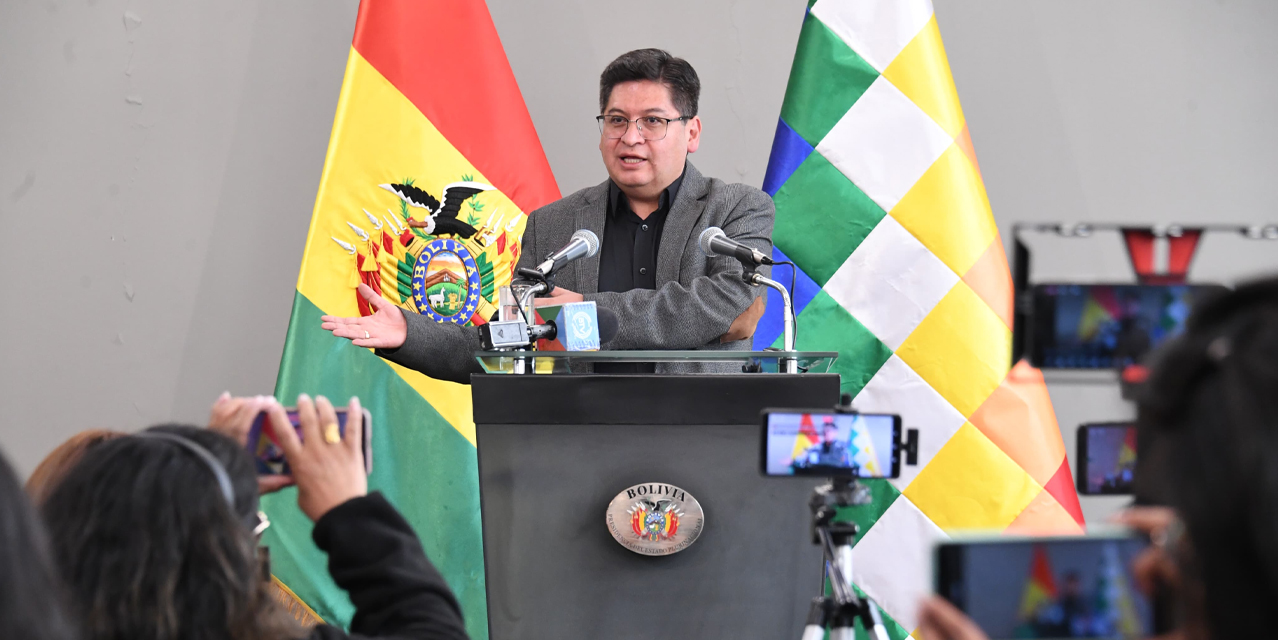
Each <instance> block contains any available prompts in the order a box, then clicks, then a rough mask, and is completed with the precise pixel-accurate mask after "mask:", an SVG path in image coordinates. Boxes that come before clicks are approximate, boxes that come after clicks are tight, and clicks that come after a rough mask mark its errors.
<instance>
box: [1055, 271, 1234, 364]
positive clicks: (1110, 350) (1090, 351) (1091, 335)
mask: <svg viewBox="0 0 1278 640" xmlns="http://www.w3.org/2000/svg"><path fill="white" fill-rule="evenodd" d="M1220 289H1222V287H1220V286H1218V285H1113V284H1092V285H1087V284H1040V285H1036V286H1035V287H1034V296H1033V297H1034V321H1033V336H1032V337H1033V339H1032V345H1031V348H1030V360H1031V361H1032V363H1033V364H1034V366H1037V367H1043V368H1052V369H1111V368H1121V367H1125V366H1128V365H1132V364H1137V363H1138V362H1139V360H1140V358H1141V357H1143V356H1144V355H1145V354H1146V353H1148V352H1149V350H1150V349H1153V348H1154V347H1157V346H1158V345H1159V344H1161V343H1162V342H1164V341H1166V340H1167V339H1168V338H1171V337H1173V336H1175V335H1176V334H1178V333H1180V332H1181V331H1182V330H1184V326H1185V320H1186V319H1187V318H1188V317H1189V311H1190V308H1191V306H1192V305H1193V303H1194V300H1195V299H1196V298H1198V297H1199V296H1201V295H1203V294H1204V293H1206V292H1209V291H1214V290H1220Z"/></svg>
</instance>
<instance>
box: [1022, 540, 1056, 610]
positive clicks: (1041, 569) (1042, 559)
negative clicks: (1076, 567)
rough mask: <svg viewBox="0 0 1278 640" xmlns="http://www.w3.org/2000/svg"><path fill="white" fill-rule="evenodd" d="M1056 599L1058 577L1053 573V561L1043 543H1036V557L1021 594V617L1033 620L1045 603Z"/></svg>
mask: <svg viewBox="0 0 1278 640" xmlns="http://www.w3.org/2000/svg"><path fill="white" fill-rule="evenodd" d="M1055 601H1056V578H1055V577H1054V576H1053V575H1052V563H1051V561H1050V560H1048V558H1047V549H1046V548H1045V547H1044V546H1043V545H1034V559H1033V560H1032V561H1031V562H1030V572H1029V580H1028V581H1026V583H1025V592H1024V593H1023V594H1021V610H1020V618H1021V620H1023V621H1029V620H1033V619H1034V616H1035V615H1037V614H1038V611H1039V609H1041V608H1042V607H1043V605H1045V604H1051V603H1053V602H1055Z"/></svg>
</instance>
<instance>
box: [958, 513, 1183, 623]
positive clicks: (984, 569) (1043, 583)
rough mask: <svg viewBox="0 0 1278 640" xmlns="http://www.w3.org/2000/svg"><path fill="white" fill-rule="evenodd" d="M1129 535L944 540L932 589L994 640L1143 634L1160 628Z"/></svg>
mask: <svg viewBox="0 0 1278 640" xmlns="http://www.w3.org/2000/svg"><path fill="white" fill-rule="evenodd" d="M1147 545H1148V542H1147V541H1146V540H1145V539H1144V538H1141V537H1137V536H1134V535H1131V534H1126V533H1124V534H1114V535H1089V536H1086V537H1073V538H1037V539H1032V540H1031V539H1020V540H1015V539H1006V538H1003V539H996V538H991V539H984V540H970V541H950V542H945V543H942V544H940V545H938V546H937V549H936V592H937V594H939V595H940V596H942V597H944V598H945V599H947V600H949V601H950V602H951V603H953V604H954V606H956V607H958V608H959V609H961V610H962V611H963V612H964V613H966V614H967V615H968V617H970V618H971V619H972V621H973V622H975V623H976V624H977V626H979V627H980V628H981V629H982V630H984V631H985V633H986V634H987V635H989V637H990V638H991V639H993V640H1007V639H1011V638H1143V637H1146V636H1148V635H1152V634H1153V633H1156V632H1158V631H1160V630H1158V629H1155V628H1154V627H1155V625H1154V621H1155V620H1156V619H1161V618H1156V617H1155V612H1154V607H1153V605H1152V603H1151V601H1150V600H1149V599H1148V598H1146V597H1145V595H1144V594H1143V593H1142V592H1141V591H1140V589H1138V588H1137V586H1136V580H1135V577H1134V575H1133V573H1132V563H1133V561H1134V560H1135V559H1136V557H1137V556H1138V555H1139V554H1140V553H1141V551H1143V550H1144V549H1145V547H1146V546H1147Z"/></svg>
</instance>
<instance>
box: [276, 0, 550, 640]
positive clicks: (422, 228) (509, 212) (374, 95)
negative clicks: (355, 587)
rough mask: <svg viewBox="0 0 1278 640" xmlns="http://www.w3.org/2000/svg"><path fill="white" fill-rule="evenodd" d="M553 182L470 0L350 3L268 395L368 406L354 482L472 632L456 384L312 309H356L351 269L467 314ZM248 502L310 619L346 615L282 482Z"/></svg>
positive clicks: (464, 430) (471, 315) (470, 482)
mask: <svg viewBox="0 0 1278 640" xmlns="http://www.w3.org/2000/svg"><path fill="white" fill-rule="evenodd" d="M558 197H559V191H558V189H557V187H556V185H555V181H554V177H553V176H552V175H551V172H550V167H549V165H548V164H547V162H546V157H545V155H544V153H543V152H542V149H541V144H540V142H539V141H538V139H537V134H536V131H535V130H534V129H533V125H532V121H531V119H530V118H529V116H528V112H527V110H526V108H525V107H524V102H523V98H522V96H521V95H520V92H519V87H518V86H517V85H516V84H515V79H514V77H513V75H512V74H511V71H510V66H509V64H508V63H507V61H506V55H505V53H504V51H503V50H502V46H501V42H500V40H499V39H498V37H497V32H496V30H495V28H494V27H493V23H492V19H491V18H490V17H489V14H488V10H487V8H486V7H485V5H484V4H483V3H482V2H478V1H473V0H471V1H461V0H457V1H449V2H444V1H442V0H441V1H430V2H426V1H412V0H363V2H361V3H360V7H359V17H358V19H357V22H356V25H355V37H354V42H353V43H352V47H351V53H350V59H349V61H348V62H347V66H346V77H345V80H344V81H343V84H342V92H341V96H340V97H339V99H338V105H337V116H336V118H335V119H334V122H333V134H332V138H331V140H330V141H329V147H328V154H327V157H326V159H325V163H324V173H323V176H322V177H321V179H320V185H319V193H318V195H317V196H316V199H315V210H314V212H313V214H312V218H311V227H310V232H309V233H308V234H307V239H306V250H305V253H304V254H303V256H302V266H301V273H300V274H299V275H298V279H297V293H296V296H295V298H294V302H293V315H292V319H291V321H290V323H289V330H288V338H287V340H286V342H285V347H284V354H283V358H282V361H281V363H280V372H279V379H278V382H277V385H276V396H277V397H279V398H280V399H281V400H282V401H284V402H285V403H288V404H291V403H292V399H294V398H296V396H297V394H298V393H299V392H307V393H311V394H324V395H326V396H328V397H329V398H331V399H332V400H334V402H335V403H338V402H341V403H344V402H345V400H346V399H347V398H349V397H350V396H352V395H357V396H359V397H360V399H361V400H362V401H363V404H364V406H365V407H367V408H368V409H369V410H370V411H371V412H372V415H373V430H374V433H373V438H372V450H373V474H372V476H371V477H370V482H369V485H370V489H377V490H380V491H382V492H383V493H385V494H386V496H387V497H388V498H389V499H390V500H391V501H392V502H393V503H395V505H396V506H398V507H399V509H400V510H401V511H402V512H403V513H404V515H405V516H406V517H407V518H408V520H409V521H410V522H411V523H412V524H413V526H414V527H415V528H416V529H417V532H418V534H419V535H420V536H421V539H422V542H423V544H424V545H425V547H426V552H427V553H428V554H429V555H430V557H431V559H432V560H433V561H434V563H435V564H436V566H437V567H438V568H439V570H440V571H441V572H442V573H443V575H444V577H445V578H446V579H447V580H448V582H449V584H450V585H451V586H452V588H453V590H454V591H455V592H456V594H457V597H458V599H459V600H460V601H461V604H462V608H463V610H464V613H465V616H466V623H467V629H468V631H469V632H470V635H471V637H473V638H484V637H487V635H488V634H487V611H486V607H485V588H484V566H483V548H482V538H481V535H480V516H479V487H478V480H477V472H476V466H475V464H476V463H475V430H474V423H473V422H472V418H471V396H470V389H469V388H468V387H464V386H460V385H456V384H452V383H447V382H441V381H438V380H433V379H430V378H427V377H426V376H424V375H421V374H419V373H416V372H413V371H409V370H406V369H403V368H401V367H398V366H396V365H392V364H390V363H388V362H385V361H383V360H381V359H380V358H378V357H376V356H375V355H373V353H372V352H371V351H370V350H368V349H362V348H359V347H355V346H354V345H352V344H351V343H350V342H349V341H347V340H343V339H339V338H334V337H333V336H332V335H331V334H329V333H328V332H327V331H324V330H323V329H321V328H320V316H321V315H323V314H332V315H337V316H354V315H357V314H365V315H367V314H368V313H369V312H370V310H369V309H368V308H367V307H366V306H362V305H361V303H360V301H359V297H358V295H357V294H356V292H355V287H356V286H357V285H358V284H360V283H365V284H368V285H369V286H371V287H373V288H374V289H375V290H377V291H379V292H381V293H382V295H383V296H384V297H386V298H387V299H389V300H391V301H392V302H394V303H396V304H398V305H400V306H401V307H403V308H405V309H407V310H409V311H411V312H415V313H422V314H425V315H428V316H430V317H432V318H433V319H435V320H437V321H440V322H455V323H458V324H463V325H468V324H474V323H476V322H482V320H483V319H484V318H486V317H488V316H487V315H486V314H487V313H490V312H491V309H492V306H493V305H494V304H495V303H496V295H497V294H496V291H497V288H498V287H500V286H501V285H503V284H506V283H508V282H509V281H510V276H511V270H512V269H513V268H514V265H515V264H516V263H517V261H518V258H519V240H520V236H521V234H522V233H523V229H524V224H525V221H526V219H527V215H526V214H527V213H529V212H531V211H532V210H533V209H535V208H537V207H540V206H542V205H544V204H546V203H548V202H551V201H553V200H555V199H557V198H558ZM263 502H264V505H265V508H266V509H267V511H268V512H269V513H270V517H271V520H272V522H274V526H273V527H271V529H269V530H268V532H267V540H266V543H267V544H269V545H270V547H271V559H272V562H273V569H274V572H275V574H276V575H277V576H278V577H279V578H280V579H281V580H282V581H283V582H284V583H285V584H287V585H288V587H290V588H291V589H292V590H293V591H294V592H296V593H297V595H298V596H299V597H300V598H301V599H302V600H304V601H305V602H306V603H307V604H308V605H310V606H311V608H313V609H314V610H315V611H316V612H317V613H318V614H319V615H321V616H323V617H324V619H326V620H328V621H330V622H334V623H337V624H344V623H346V622H348V621H349V619H350V616H351V615H352V613H353V607H352V605H351V603H350V601H349V600H348V599H347V597H346V595H345V593H344V592H343V591H341V590H340V589H338V588H337V587H336V586H335V585H334V584H333V583H332V581H331V580H330V579H329V577H328V573H327V570H326V559H325V557H324V556H323V554H321V553H320V552H319V551H318V550H317V549H316V548H315V546H314V544H313V543H312V542H311V539H310V531H311V523H310V522H309V521H308V520H307V519H306V517H305V516H303V515H302V513H301V512H300V511H299V510H298V509H297V506H296V494H295V493H294V492H293V491H291V490H290V491H286V492H282V493H281V494H277V495H273V496H269V497H268V498H267V499H266V500H264V501H263Z"/></svg>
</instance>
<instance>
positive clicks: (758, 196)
mask: <svg viewBox="0 0 1278 640" xmlns="http://www.w3.org/2000/svg"><path fill="white" fill-rule="evenodd" d="M607 212H608V181H604V182H603V183H601V184H599V185H596V186H594V187H590V188H587V189H582V190H581V191H578V192H576V193H574V194H572V195H569V196H568V197H566V198H562V199H560V200H558V201H555V202H552V203H550V204H548V205H546V206H544V207H542V208H540V209H537V210H536V211H533V212H532V214H530V215H529V217H528V226H527V228H526V229H525V230H524V237H523V245H522V253H521V255H520V257H519V267H528V268H532V267H535V266H536V265H537V263H539V262H541V261H542V260H543V259H545V256H546V255H549V254H550V253H551V252H553V251H555V250H556V249H558V248H560V247H562V246H564V245H565V244H567V243H568V240H569V238H571V237H572V234H573V232H574V231H576V230H578V229H589V230H591V231H593V232H595V235H597V236H600V237H602V236H603V232H604V222H605V216H607ZM775 213H776V209H775V208H774V207H773V204H772V198H770V197H768V195H767V194H766V193H764V192H762V191H760V190H758V189H755V188H754V187H749V186H746V185H743V184H727V183H725V182H724V181H722V180H718V179H716V178H706V177H705V176H703V175H701V172H699V171H697V168H696V167H694V166H692V163H691V162H689V163H688V164H687V168H686V170H685V173H684V177H683V184H682V185H681V186H680V187H679V194H678V196H677V197H676V198H675V201H674V204H673V205H671V207H670V214H669V215H668V216H667V217H666V223H665V226H664V228H663V229H662V232H661V247H660V250H659V252H658V255H657V288H656V289H635V290H632V291H626V292H624V293H613V292H608V293H599V255H598V254H596V255H595V256H594V257H592V258H588V259H585V260H578V261H577V262H575V263H573V264H570V265H568V266H566V267H564V269H563V270H561V271H559V272H558V273H556V274H555V284H556V285H557V286H559V287H563V288H565V289H568V290H570V291H575V292H577V293H580V294H582V296H584V297H585V299H586V300H593V301H594V302H595V304H596V305H598V306H599V307H600V308H604V309H610V310H612V311H613V312H614V313H616V314H617V318H618V320H619V327H618V331H617V335H616V337H615V338H613V339H612V340H611V341H609V342H607V343H605V344H603V345H602V347H603V348H604V349H737V350H748V349H749V348H750V340H749V339H746V340H739V341H737V342H729V343H720V342H719V337H720V336H722V335H723V334H724V333H726V332H727V330H728V327H729V326H730V325H731V324H732V321H733V320H735V319H736V318H737V316H739V315H741V314H742V313H743V312H744V311H745V310H746V308H748V307H749V306H750V303H751V302H753V301H754V298H755V297H758V296H761V295H763V292H762V291H761V290H760V288H759V287H752V286H750V285H747V284H746V283H745V282H744V281H742V279H741V272H742V269H741V263H740V262H738V261H737V260H736V259H734V258H728V257H723V256H717V257H714V258H708V257H706V256H705V255H704V254H702V253H701V248H700V247H699V246H698V244H697V241H698V239H699V237H700V235H701V232H702V231H704V230H705V229H706V228H708V227H720V228H722V229H723V231H724V233H726V234H727V235H728V237H730V238H733V239H735V240H737V241H739V242H742V243H744V244H747V245H750V246H752V247H754V248H756V249H759V250H760V251H762V252H764V253H765V254H767V255H771V254H772V221H773V217H774V215H775ZM765 269H766V268H765ZM763 273H764V274H765V275H766V274H767V271H763ZM404 319H405V321H406V322H407V323H408V338H407V339H406V340H405V341H404V344H403V346H401V347H400V348H398V349H389V350H388V349H379V350H378V351H377V355H379V356H381V357H383V358H385V359H387V360H390V361H391V362H395V363H398V364H400V365H403V366H405V367H408V368H409V369H414V370H417V371H421V372H422V373H425V374H426V375H428V376H430V377H432V378H438V379H441V380H451V381H454V382H461V383H469V382H470V374H472V373H482V371H483V370H482V369H481V368H480V366H479V363H478V362H476V361H475V352H476V351H479V350H481V349H482V345H481V344H480V341H479V334H478V332H477V331H476V330H475V328H474V327H461V326H458V325H455V324H451V323H449V324H440V323H437V322H434V321H433V320H431V319H430V318H427V317H425V316H422V315H419V314H416V313H411V312H404ZM740 370H741V368H740V364H738V363H725V364H697V363H689V364H681V365H674V364H659V365H658V366H657V371H658V372H659V373H730V372H740ZM574 371H577V369H574Z"/></svg>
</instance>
